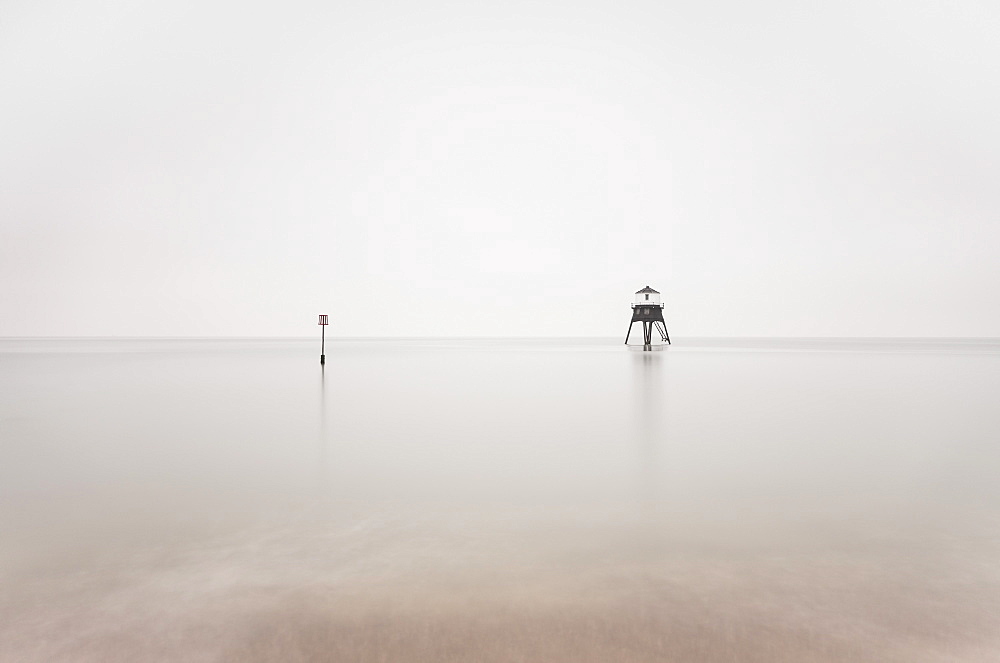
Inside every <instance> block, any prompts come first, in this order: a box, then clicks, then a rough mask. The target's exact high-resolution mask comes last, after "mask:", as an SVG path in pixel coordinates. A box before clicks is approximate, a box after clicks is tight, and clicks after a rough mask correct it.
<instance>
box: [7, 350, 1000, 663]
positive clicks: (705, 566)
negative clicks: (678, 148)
mask: <svg viewBox="0 0 1000 663" xmlns="http://www.w3.org/2000/svg"><path fill="white" fill-rule="evenodd" d="M998 402H1000V343H997V342H995V341H985V340H984V341H976V340H968V341H865V340H858V341H848V340H813V341H803V340H799V341H796V340H742V341H741V340H714V341H707V340H703V341H696V340H684V339H678V341H677V342H676V343H675V345H674V346H673V347H671V348H669V349H664V350H661V351H655V352H641V351H637V350H635V349H627V348H624V347H623V346H621V345H620V341H617V340H613V339H609V340H565V341H557V340H545V341H530V340H478V341H472V340H469V341H447V340H441V341H404V340H382V341H342V340H334V341H328V342H327V364H326V366H325V367H321V366H320V365H319V363H318V343H317V342H315V341H312V340H310V341H299V340H69V339H66V340H33V341H29V340H7V341H0V583H2V585H0V586H2V592H0V660H2V661H8V660H9V661H57V662H59V661H74V662H77V661H83V662H86V661H181V660H183V661H251V662H252V661H275V660H281V661H421V662H423V661H427V662H432V661H433V662H438V661H441V662H447V661H462V662H466V661H545V662H548V661H567V662H570V661H573V662H578V661H595V662H596V661H626V662H628V661H677V662H684V663H687V662H700V661H740V662H748V661H749V662H752V661H761V662H769V663H770V662H774V661H790V662H791V661H795V662H802V661H824V662H825V661H880V662H883V661H900V662H904V661H905V662H914V661H917V662H919V661H996V660H1000V481H998V479H1000V407H998V405H997V403H998Z"/></svg>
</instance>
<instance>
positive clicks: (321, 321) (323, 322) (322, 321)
mask: <svg viewBox="0 0 1000 663" xmlns="http://www.w3.org/2000/svg"><path fill="white" fill-rule="evenodd" d="M328 317H329V316H325V315H321V316H319V324H321V325H328V324H330V323H329V322H327V318H328Z"/></svg>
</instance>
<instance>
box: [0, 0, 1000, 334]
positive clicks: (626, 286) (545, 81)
mask: <svg viewBox="0 0 1000 663" xmlns="http://www.w3.org/2000/svg"><path fill="white" fill-rule="evenodd" d="M0 90H2V93H0V95H2V96H0V336H35V335H40V336H50V335H62V336H73V335H85V336H171V335H180V336H216V335H218V336H233V335H240V336H258V335H260V336H274V335H281V336H288V335H292V336H303V335H310V334H313V333H317V329H316V326H315V325H316V315H317V314H319V313H327V314H329V315H330V322H331V326H330V327H329V332H330V335H331V336H366V335H400V336H464V335H471V336H482V335H492V336H503V335H516V336H562V335H583V336H622V337H624V333H625V330H626V327H627V326H628V321H629V313H630V311H629V303H630V302H631V298H632V293H633V292H634V291H635V290H637V289H639V288H641V287H642V286H644V285H646V284H649V285H651V286H653V287H654V288H656V289H657V290H659V291H661V292H662V293H663V296H664V301H665V302H666V305H667V308H666V310H665V317H666V320H667V324H668V328H669V329H670V332H671V335H672V336H674V337H676V338H683V337H684V336H712V335H722V336H768V335H778V336H936V335H942V336H1000V305H998V303H997V302H998V297H997V295H996V292H995V291H996V289H997V284H998V283H1000V262H998V259H997V255H998V251H1000V185H998V182H1000V120H998V118H1000V4H997V3H995V2H960V3H957V2H919V1H917V2H913V1H906V2H902V1H900V2H879V1H868V0H866V1H864V2H842V1H836V2H834V1H830V2H825V3H802V2H736V1H732V0H730V1H726V2H711V1H709V2H690V1H687V2H677V3H670V2H627V1H626V2H623V1H620V0H616V1H614V2H586V1H585V0H575V1H573V2H570V1H564V2H552V1H546V0H540V1H532V2H517V1H515V2H511V1H505V2H493V3H480V2H470V1H468V0H467V1H465V2H457V1H455V2H445V1H441V0H423V1H422V0H412V1H410V2H395V3H390V2H377V1H376V2H353V3H340V4H338V3H335V2H294V1H291V2H280V3H278V2H256V3H255V2H252V1H241V2H234V1H231V0H227V1H222V2H220V1H212V0H207V1H206V0H198V1H197V2H190V1H186V0H170V1H169V2H167V1H160V0H153V1H149V2H133V1H131V0H129V1H120V0H119V1H94V0H82V1H80V2H68V1H64V2H50V1H48V0H17V1H0Z"/></svg>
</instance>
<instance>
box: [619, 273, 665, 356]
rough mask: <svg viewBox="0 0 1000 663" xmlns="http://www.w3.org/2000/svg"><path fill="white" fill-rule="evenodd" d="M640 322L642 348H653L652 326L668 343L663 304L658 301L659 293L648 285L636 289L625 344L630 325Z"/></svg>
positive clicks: (626, 343)
mask: <svg viewBox="0 0 1000 663" xmlns="http://www.w3.org/2000/svg"><path fill="white" fill-rule="evenodd" d="M637 322H641V323H642V349H643V350H652V349H653V328H654V327H655V328H656V331H658V332H659V333H660V338H661V339H662V340H663V341H664V342H665V343H666V344H667V345H670V334H668V333H667V323H666V322H664V320H663V304H662V303H660V293H658V292H657V291H655V290H653V289H652V288H650V287H649V286H648V285H647V286H646V287H645V288H643V289H642V290H636V292H635V303H634V304H632V322H630V323H628V333H627V334H625V345H628V337H629V336H630V335H631V334H632V325H634V324H635V323H637Z"/></svg>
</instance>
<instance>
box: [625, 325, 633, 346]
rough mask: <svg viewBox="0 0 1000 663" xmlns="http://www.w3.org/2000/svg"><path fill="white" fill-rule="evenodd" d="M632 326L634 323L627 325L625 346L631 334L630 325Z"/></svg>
mask: <svg viewBox="0 0 1000 663" xmlns="http://www.w3.org/2000/svg"><path fill="white" fill-rule="evenodd" d="M634 324H635V322H630V323H628V333H627V334H625V345H628V337H629V336H630V335H631V334H632V325H634Z"/></svg>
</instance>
